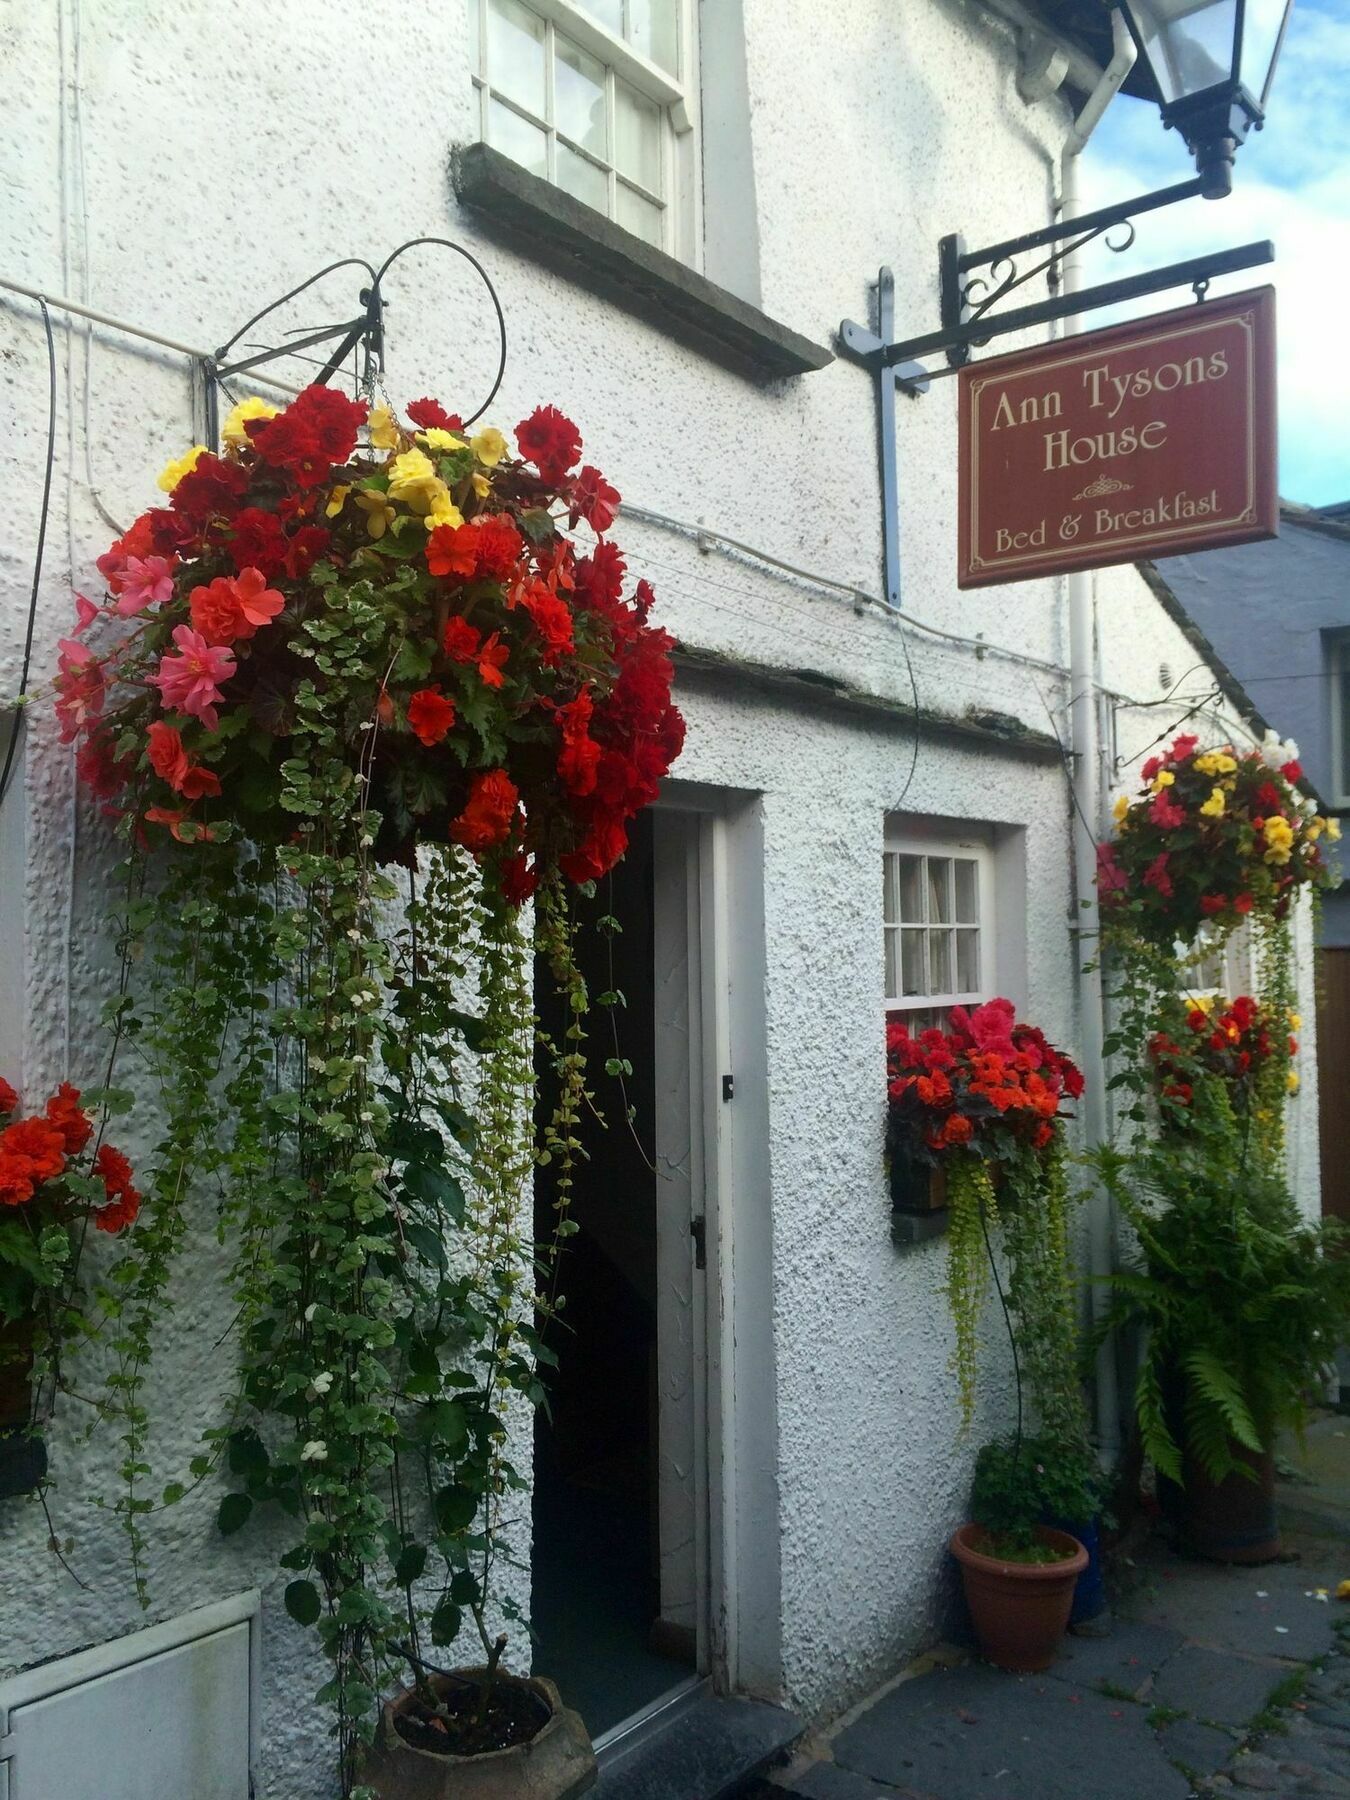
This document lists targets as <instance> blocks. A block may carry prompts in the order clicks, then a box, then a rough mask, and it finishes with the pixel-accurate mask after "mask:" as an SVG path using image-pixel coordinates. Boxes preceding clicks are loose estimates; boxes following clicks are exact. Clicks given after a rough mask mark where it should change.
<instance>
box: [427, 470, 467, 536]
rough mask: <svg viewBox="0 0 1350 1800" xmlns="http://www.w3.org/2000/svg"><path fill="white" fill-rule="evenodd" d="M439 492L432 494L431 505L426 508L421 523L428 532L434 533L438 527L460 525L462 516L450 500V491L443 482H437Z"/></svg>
mask: <svg viewBox="0 0 1350 1800" xmlns="http://www.w3.org/2000/svg"><path fill="white" fill-rule="evenodd" d="M436 485H437V487H438V488H439V489H440V492H439V493H437V494H433V496H432V500H431V505H430V506H429V507H428V508H427V512H426V516H425V518H424V519H423V520H422V523H423V524H424V525H425V526H426V528H427V530H428V531H435V529H436V527H437V526H438V525H462V524H463V523H464V514H463V513H462V512H461V511H460V510H459V508H458V507H457V506H456V505H455V503H454V501H453V500H452V499H451V498H450V490H449V488H448V487H446V485H445V483H444V482H443V481H438V482H437V484H436Z"/></svg>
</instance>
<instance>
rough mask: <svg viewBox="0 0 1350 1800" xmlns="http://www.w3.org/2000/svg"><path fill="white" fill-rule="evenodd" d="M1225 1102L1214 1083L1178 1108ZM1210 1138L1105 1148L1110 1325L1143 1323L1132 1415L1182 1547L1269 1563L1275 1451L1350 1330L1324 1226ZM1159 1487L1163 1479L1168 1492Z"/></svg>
mask: <svg viewBox="0 0 1350 1800" xmlns="http://www.w3.org/2000/svg"><path fill="white" fill-rule="evenodd" d="M1188 1104H1189V1105H1190V1106H1191V1108H1192V1109H1193V1110H1194V1111H1198V1112H1199V1113H1200V1115H1201V1116H1203V1115H1204V1114H1205V1113H1206V1112H1212V1111H1213V1110H1214V1109H1216V1108H1219V1109H1222V1108H1223V1107H1224V1105H1225V1103H1224V1101H1223V1097H1222V1095H1216V1094H1215V1093H1214V1092H1213V1087H1212V1078H1211V1079H1210V1080H1206V1078H1203V1077H1201V1078H1199V1079H1198V1080H1197V1082H1196V1084H1195V1091H1194V1096H1193V1099H1192V1100H1191V1101H1190V1102H1189V1103H1188ZM1233 1143H1234V1140H1233V1138H1232V1137H1231V1135H1230V1134H1227V1133H1224V1132H1222V1131H1220V1132H1215V1131H1212V1130H1210V1131H1206V1130H1203V1129H1201V1130H1193V1131H1192V1133H1191V1134H1190V1136H1189V1137H1187V1138H1183V1139H1181V1140H1180V1141H1179V1140H1178V1138H1177V1136H1176V1135H1175V1134H1169V1135H1168V1136H1167V1137H1165V1138H1162V1139H1160V1140H1159V1141H1157V1142H1156V1143H1155V1144H1153V1145H1152V1146H1150V1147H1141V1148H1137V1149H1136V1150H1135V1151H1134V1152H1133V1154H1132V1155H1129V1156H1125V1155H1122V1154H1121V1153H1119V1152H1117V1151H1113V1150H1106V1151H1103V1152H1102V1153H1101V1154H1100V1155H1099V1157H1098V1167H1099V1169H1100V1171H1101V1174H1102V1179H1103V1183H1104V1185H1105V1186H1106V1188H1107V1190H1108V1191H1109V1192H1110V1193H1111V1194H1112V1195H1113V1196H1114V1198H1115V1200H1116V1202H1117V1204H1118V1206H1119V1207H1120V1210H1121V1213H1122V1214H1123V1216H1124V1217H1125V1218H1126V1219H1127V1220H1128V1221H1129V1223H1130V1224H1131V1225H1132V1226H1133V1228H1134V1231H1135V1234H1136V1237H1137V1241H1138V1251H1137V1254H1136V1256H1135V1258H1134V1260H1133V1263H1132V1266H1129V1267H1126V1268H1125V1269H1122V1270H1121V1271H1120V1272H1119V1273H1117V1275H1116V1276H1115V1277H1114V1289H1115V1305H1114V1308H1113V1310H1112V1313H1111V1315H1110V1318H1109V1319H1108V1321H1107V1323H1108V1325H1116V1326H1119V1325H1123V1324H1127V1323H1134V1324H1137V1325H1140V1326H1142V1327H1144V1328H1145V1331H1146V1339H1145V1344H1144V1352H1143V1362H1142V1366H1141V1368H1140V1373H1139V1377H1138V1381H1137V1384H1136V1389H1135V1411H1136V1416H1137V1419H1138V1425H1139V1430H1140V1435H1141V1439H1142V1445H1143V1449H1144V1452H1145V1454H1146V1455H1147V1456H1149V1457H1150V1458H1151V1459H1152V1461H1153V1463H1154V1466H1155V1467H1156V1469H1157V1471H1158V1474H1159V1476H1160V1478H1161V1479H1162V1483H1163V1487H1164V1494H1163V1497H1164V1499H1165V1501H1166V1502H1167V1504H1168V1506H1169V1508H1170V1510H1171V1511H1172V1512H1173V1513H1174V1515H1175V1516H1176V1517H1177V1520H1178V1523H1179V1526H1180V1530H1181V1533H1182V1536H1183V1539H1184V1541H1185V1542H1186V1544H1187V1546H1188V1548H1189V1549H1190V1550H1191V1551H1192V1552H1194V1553H1196V1554H1199V1555H1204V1556H1209V1557H1212V1558H1215V1559H1217V1560H1220V1561H1225V1562H1244V1563H1253V1562H1266V1561H1270V1560H1272V1559H1273V1558H1274V1557H1275V1556H1277V1555H1278V1554H1279V1550H1280V1538H1279V1527H1278V1521H1277V1518H1276V1514H1275V1500H1274V1483H1275V1472H1274V1459H1273V1455H1272V1452H1273V1447H1274V1441H1275V1437H1276V1434H1277V1432H1278V1431H1279V1430H1280V1428H1281V1427H1282V1426H1286V1425H1297V1424H1298V1423H1299V1422H1300V1420H1301V1418H1302V1416H1303V1411H1304V1404H1305V1396H1306V1394H1307V1393H1308V1391H1309V1390H1310V1389H1311V1388H1312V1387H1313V1385H1314V1384H1315V1382H1316V1379H1317V1376H1318V1371H1319V1368H1320V1366H1321V1365H1322V1364H1323V1363H1325V1361H1326V1360H1327V1357H1328V1355H1329V1354H1330V1353H1331V1351H1332V1350H1333V1348H1334V1346H1335V1345H1336V1344H1337V1343H1338V1342H1340V1341H1342V1340H1343V1337H1344V1334H1345V1331H1346V1329H1347V1327H1350V1261H1347V1260H1346V1258H1345V1257H1344V1256H1342V1255H1339V1254H1338V1251H1339V1249H1340V1247H1341V1245H1342V1244H1343V1242H1344V1233H1343V1232H1341V1231H1339V1230H1338V1229H1337V1226H1336V1224H1335V1222H1333V1221H1324V1222H1322V1223H1321V1224H1319V1225H1316V1226H1314V1225H1310V1224H1308V1223H1307V1222H1306V1221H1304V1220H1303V1219H1302V1218H1301V1217H1300V1215H1299V1213H1298V1210H1297V1208H1296V1207H1295V1205H1294V1203H1293V1201H1292V1200H1291V1199H1290V1197H1289V1194H1288V1192H1287V1190H1286V1188H1285V1187H1284V1184H1283V1182H1282V1180H1281V1179H1280V1178H1279V1177H1278V1176H1275V1175H1271V1174H1269V1173H1263V1172H1261V1171H1260V1170H1259V1169H1255V1168H1252V1167H1250V1166H1249V1165H1248V1164H1247V1163H1246V1162H1245V1161H1244V1159H1243V1158H1242V1157H1241V1155H1240V1154H1236V1153H1235V1152H1234V1149H1233ZM1169 1484H1170V1486H1169Z"/></svg>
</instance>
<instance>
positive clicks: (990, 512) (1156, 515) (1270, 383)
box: [957, 287, 1279, 588]
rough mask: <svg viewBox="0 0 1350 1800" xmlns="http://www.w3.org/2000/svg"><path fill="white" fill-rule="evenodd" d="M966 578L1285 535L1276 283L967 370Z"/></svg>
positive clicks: (979, 583)
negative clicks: (1281, 528) (1278, 448)
mask: <svg viewBox="0 0 1350 1800" xmlns="http://www.w3.org/2000/svg"><path fill="white" fill-rule="evenodd" d="M959 383H960V446H961V465H960V467H961V505H960V533H961V536H960V548H959V554H958V575H957V582H958V585H959V586H961V587H963V588H967V587H984V586H987V585H989V584H990V583H993V582H1005V581H1026V580H1028V579H1030V578H1031V577H1032V576H1037V575H1054V574H1065V573H1067V572H1069V571H1071V570H1074V569H1093V568H1098V567H1100V566H1102V565H1103V564H1106V563H1123V562H1134V561H1136V560H1138V559H1139V558H1142V557H1158V556H1177V555H1180V554H1181V553H1182V552H1183V551H1187V550H1211V549H1213V548H1215V546H1217V545H1219V544H1245V543H1250V542H1251V541H1252V540H1254V539H1256V538H1269V537H1274V536H1275V534H1276V527H1277V522H1278V518H1279V498H1278V495H1277V492H1276V475H1275V290H1274V288H1271V287H1264V288H1257V289H1255V290H1254V291H1252V292H1251V293H1246V294H1235V295H1233V296H1231V297H1230V298H1226V299H1223V300H1211V301H1206V302H1204V303H1203V304H1201V305H1199V306H1194V305H1192V306H1187V307H1183V308H1181V309H1180V310H1178V311H1175V312H1168V313H1158V314H1155V315H1154V316H1153V317H1152V318H1148V319H1136V320H1132V321H1131V322H1130V323H1129V324H1127V325H1112V326H1109V327H1108V328H1107V329H1106V330H1104V331H1093V332H1088V333H1084V334H1083V335H1082V336H1081V337H1074V338H1069V339H1066V340H1062V341H1060V342H1059V343H1054V344H1044V345H1041V346H1039V347H1037V348H1036V349H1034V350H1024V351H1018V352H1016V353H1015V354H1014V355H1012V356H999V357H994V358H992V359H991V360H989V361H988V362H981V363H972V364H969V365H968V366H967V367H965V368H963V369H962V370H961V373H960V376H959Z"/></svg>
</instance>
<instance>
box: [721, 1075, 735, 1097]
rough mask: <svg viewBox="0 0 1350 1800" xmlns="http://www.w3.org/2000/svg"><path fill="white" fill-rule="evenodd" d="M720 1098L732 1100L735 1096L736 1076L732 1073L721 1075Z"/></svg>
mask: <svg viewBox="0 0 1350 1800" xmlns="http://www.w3.org/2000/svg"><path fill="white" fill-rule="evenodd" d="M722 1098H723V1099H724V1100H734V1099H735V1098H736V1077H735V1076H734V1075H724V1076H723V1077H722Z"/></svg>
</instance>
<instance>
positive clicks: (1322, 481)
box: [1082, 0, 1350, 506]
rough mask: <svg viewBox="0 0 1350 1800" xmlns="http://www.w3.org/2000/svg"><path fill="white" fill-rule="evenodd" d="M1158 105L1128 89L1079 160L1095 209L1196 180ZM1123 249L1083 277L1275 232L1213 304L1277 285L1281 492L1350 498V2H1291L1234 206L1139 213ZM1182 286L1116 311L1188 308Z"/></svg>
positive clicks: (1240, 168) (1092, 319)
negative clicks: (1267, 248) (1257, 264)
mask: <svg viewBox="0 0 1350 1800" xmlns="http://www.w3.org/2000/svg"><path fill="white" fill-rule="evenodd" d="M1194 172H1195V170H1194V164H1193V162H1192V160H1191V158H1190V155H1189V154H1188V152H1187V150H1186V146H1185V144H1184V143H1183V142H1182V140H1181V138H1180V137H1179V136H1178V135H1177V133H1176V132H1175V131H1164V130H1163V128H1162V123H1161V121H1160V119H1159V117H1158V111H1157V108H1156V107H1153V106H1149V105H1147V104H1145V103H1144V102H1143V101H1140V100H1134V99H1131V98H1130V97H1129V96H1128V95H1118V96H1117V98H1116V99H1115V100H1113V101H1112V103H1111V105H1110V106H1109V107H1108V108H1107V111H1106V115H1105V117H1104V118H1103V120H1102V122H1101V124H1100V125H1099V126H1098V127H1097V130H1096V132H1095V133H1094V135H1093V137H1092V139H1091V140H1090V142H1089V144H1088V147H1087V149H1086V151H1085V152H1084V155H1083V171H1082V175H1083V181H1082V186H1083V204H1084V207H1085V209H1086V208H1090V207H1095V206H1104V205H1107V204H1109V203H1110V202H1112V201H1115V200H1123V199H1126V198H1128V197H1129V196H1130V195H1131V194H1137V193H1143V192H1145V191H1146V190H1149V189H1152V188H1157V187H1166V186H1169V185H1170V184H1171V183H1173V182H1175V181H1184V180H1186V179H1187V178H1188V176H1190V175H1192V174H1194ZM1135 223H1136V229H1137V231H1138V239H1137V242H1136V243H1135V245H1134V246H1133V248H1131V249H1130V250H1129V251H1127V252H1126V253H1125V254H1124V255H1122V256H1113V255H1111V254H1110V253H1109V252H1108V251H1105V250H1103V249H1098V248H1096V247H1095V246H1094V253H1093V255H1092V256H1091V258H1090V259H1089V258H1088V257H1087V256H1086V255H1085V258H1084V268H1083V281H1084V284H1085V285H1086V284H1088V283H1090V282H1095V281H1109V280H1113V279H1116V278H1119V277H1122V276H1125V275H1130V274H1134V273H1137V272H1139V271H1142V270H1144V269H1147V268H1154V267H1159V266H1161V265H1163V264H1165V263H1169V262H1179V261H1181V260H1182V259H1184V258H1185V257H1188V256H1195V255H1199V254H1201V253H1202V252H1204V251H1206V250H1221V249H1227V248H1230V247H1232V246H1235V245H1238V244H1247V243H1252V242H1254V241H1256V240H1258V239H1262V238H1270V239H1271V240H1272V241H1273V242H1274V245H1275V261H1274V263H1273V264H1268V265H1266V266H1265V267H1262V268H1256V269H1247V270H1244V271H1243V272H1242V273H1241V274H1239V275H1230V276H1226V277H1224V278H1222V279H1220V280H1217V281H1215V282H1214V283H1213V285H1212V286H1211V288H1210V290H1209V291H1210V296H1211V298H1214V297H1217V296H1218V295H1219V294H1222V293H1238V292H1240V291H1241V290H1243V289H1244V288H1251V287H1259V286H1263V285H1265V283H1266V282H1269V281H1273V282H1274V284H1275V288H1276V313H1277V319H1278V332H1279V408H1280V494H1281V497H1282V498H1283V499H1285V500H1293V501H1301V502H1303V503H1304V504H1305V505H1309V506H1325V505H1327V504H1329V503H1331V502H1333V501H1338V500H1350V342H1348V341H1347V337H1348V336H1350V334H1348V333H1347V329H1346V327H1347V320H1348V318H1350V0H1295V5H1294V10H1293V13H1292V15H1291V17H1290V21H1289V29H1288V32H1287V34H1286V36H1285V41H1284V48H1283V50H1282V51H1281V54H1280V60H1279V63H1278V65H1277V67H1276V71H1275V80H1274V84H1273V86H1272V88H1271V92H1270V100H1269V103H1268V107H1267V122H1266V126H1265V129H1264V130H1263V131H1260V132H1255V131H1254V132H1251V133H1249V135H1248V137H1247V141H1246V143H1245V144H1244V145H1243V146H1242V148H1241V149H1240V150H1239V151H1238V154H1237V161H1236V164H1235V165H1234V180H1233V192H1232V193H1231V194H1230V195H1229V196H1228V198H1227V199H1225V200H1218V201H1214V200H1201V199H1197V200H1187V201H1184V202H1182V203H1181V204H1180V205H1177V206H1172V207H1166V208H1164V209H1163V210H1162V211H1160V212H1156V213H1148V214H1145V215H1144V217H1143V218H1141V219H1138V220H1136V222H1135ZM1185 299H1186V292H1185V290H1184V289H1178V290H1174V291H1172V292H1170V293H1168V294H1163V295H1153V296H1151V297H1150V298H1149V299H1148V300H1146V301H1137V302H1135V303H1134V304H1132V305H1131V306H1129V307H1125V308H1122V309H1120V312H1119V314H1118V315H1117V314H1108V313H1106V312H1102V313H1100V314H1097V315H1091V314H1090V315H1088V316H1087V318H1085V319H1084V321H1083V325H1082V328H1083V329H1085V330H1091V329H1092V326H1093V324H1094V323H1096V324H1104V323H1106V322H1107V320H1108V318H1114V317H1116V316H1121V317H1130V316H1133V315H1139V314H1143V313H1149V312H1158V311H1162V310H1164V309H1165V308H1167V307H1169V306H1175V305H1180V304H1182V303H1183V302H1184V301H1185Z"/></svg>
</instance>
